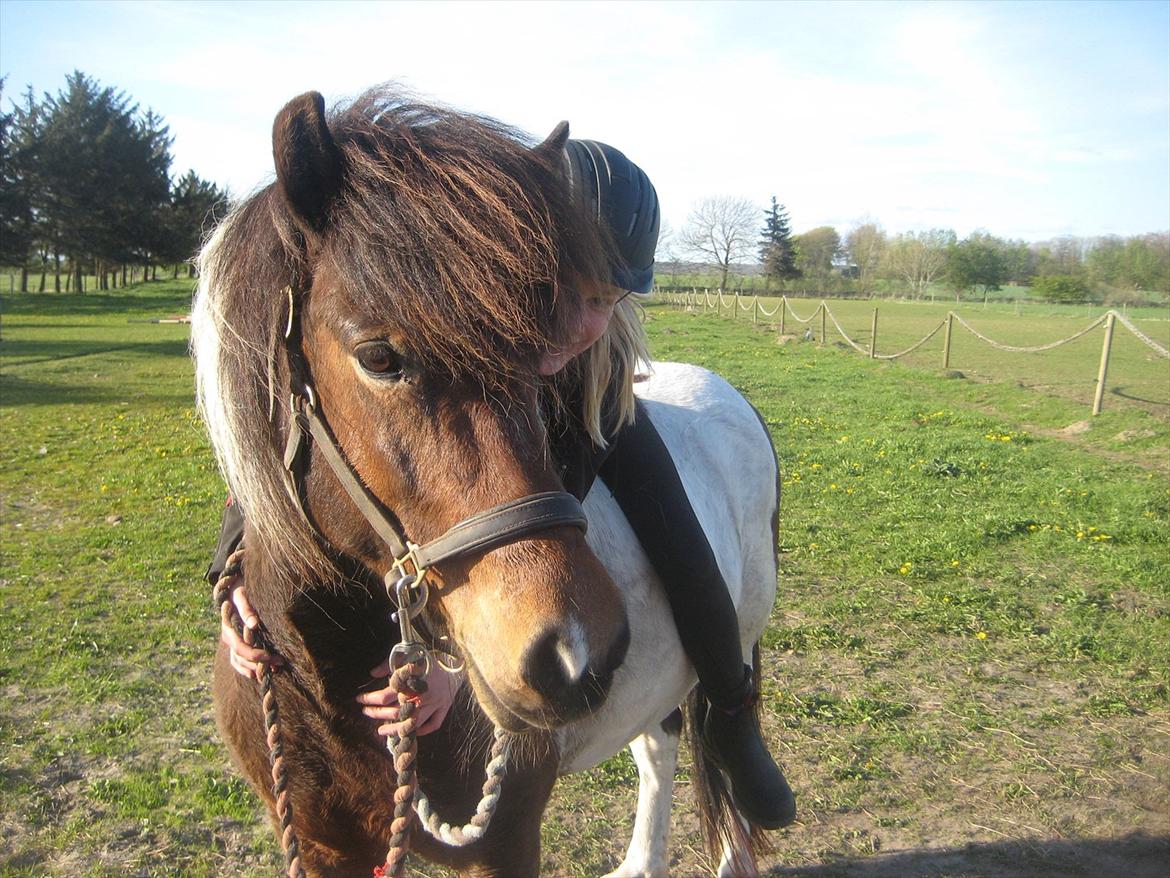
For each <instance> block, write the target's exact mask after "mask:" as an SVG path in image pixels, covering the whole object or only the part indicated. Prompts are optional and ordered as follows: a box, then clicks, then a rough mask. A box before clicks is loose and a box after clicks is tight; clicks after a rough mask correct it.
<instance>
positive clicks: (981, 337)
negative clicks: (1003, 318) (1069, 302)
mask: <svg viewBox="0 0 1170 878" xmlns="http://www.w3.org/2000/svg"><path fill="white" fill-rule="evenodd" d="M951 313H952V314H953V313H954V312H951ZM1114 313H1116V312H1114ZM1106 317H1108V315H1107V314H1103V315H1101V316H1100V317H1098V318H1097V319H1096V320H1094V321H1093V322H1092V323H1090V324H1089V325H1088V326H1086V327H1085V328H1084V329H1082V330H1081V331H1080V332H1076V333H1073V334H1072V335H1070V336H1069V337H1068V338H1062V339H1060V340H1058V341H1054V342H1049V343H1048V344H1042V345H1036V346H1034V347H1023V348H1021V347H1015V346H1013V345H1006V344H1001V343H1000V342H998V341H996V340H995V339H991V338H988V337H987V336H986V335H984V334H983V333H981V332H979V330H977V329H976V328H975V327H974V326H972V325H971V324H970V323H968V322H967V321H966V320H964V319H963V318H962V317H960V316H959V315H958V314H955V320H957V321H958V322H959V325H960V326H962V327H963V328H964V329H965V330H967V331H968V332H969V333H971V334H972V335H973V336H975V337H976V338H977V339H979V340H980V341H985V342H987V343H988V344H989V345H991V346H992V347H993V348H996V349H997V350H1001V351H1007V352H1008V353H1012V354H1036V353H1039V352H1040V351H1050V350H1052V349H1053V348H1058V347H1060V346H1061V345H1066V344H1068V343H1069V342H1070V341H1076V340H1077V339H1078V338H1080V337H1081V336H1082V335H1088V334H1089V333H1090V332H1092V331H1093V330H1094V329H1096V328H1097V327H1098V326H1100V325H1101V324H1102V323H1104V322H1105V319H1106ZM1168 356H1170V354H1168Z"/></svg>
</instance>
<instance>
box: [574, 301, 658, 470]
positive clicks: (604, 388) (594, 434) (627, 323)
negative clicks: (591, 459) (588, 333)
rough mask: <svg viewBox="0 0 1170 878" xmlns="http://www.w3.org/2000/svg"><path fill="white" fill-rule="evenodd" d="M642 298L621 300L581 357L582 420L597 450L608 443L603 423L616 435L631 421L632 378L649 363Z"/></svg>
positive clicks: (632, 412) (632, 402)
mask: <svg viewBox="0 0 1170 878" xmlns="http://www.w3.org/2000/svg"><path fill="white" fill-rule="evenodd" d="M642 298H643V297H642V296H639V295H637V294H633V293H631V294H628V295H626V296H625V297H624V298H622V299H621V300H620V301H619V302H618V303H617V305H615V306H614V309H613V317H611V318H610V321H609V326H608V327H606V330H605V332H604V333H602V336H601V338H599V339H598V340H597V341H596V342H595V343H594V345H593V347H591V348H590V349H589V350H588V351H586V352H585V354H584V355H583V356H582V358H581V359H582V360H583V363H582V367H581V385H582V387H581V389H582V396H583V398H584V411H583V412H582V417H583V418H584V421H585V429H586V430H587V431H588V432H589V438H590V439H592V440H593V442H594V444H595V445H597V446H598V447H599V448H605V447H606V445H607V444H608V442H607V439H606V436H605V434H604V432H603V429H602V424H603V423H606V422H608V423H612V424H614V431H615V432H616V431H617V429H618V428H620V427H623V426H625V425H626V424H632V423H633V422H634V376H635V375H636V374H637V371H638V366H639V363H641V364H642V365H643V368H645V367H646V366H648V365H649V363H650V352H649V347H648V345H647V342H646V329H645V327H644V326H643V325H642V302H641V300H642ZM607 408H609V409H611V411H606V409H607Z"/></svg>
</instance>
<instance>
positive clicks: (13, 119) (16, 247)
mask: <svg viewBox="0 0 1170 878" xmlns="http://www.w3.org/2000/svg"><path fill="white" fill-rule="evenodd" d="M3 94H4V79H0V99H2V98H3ZM28 98H29V100H28V105H27V106H26V107H21V106H18V105H14V106H13V107H12V112H10V113H5V112H3V111H2V110H0V265H11V266H19V267H20V290H21V292H26V291H27V289H28V263H29V257H30V255H31V254H32V252H33V245H34V244H35V243H36V238H37V229H36V215H35V213H34V211H33V205H32V193H33V192H34V191H35V189H36V181H35V179H34V176H35V175H34V165H35V156H36V148H37V137H38V125H39V115H38V112H37V105H36V103H35V101H33V100H32V96H31V93H30V94H29V95H28Z"/></svg>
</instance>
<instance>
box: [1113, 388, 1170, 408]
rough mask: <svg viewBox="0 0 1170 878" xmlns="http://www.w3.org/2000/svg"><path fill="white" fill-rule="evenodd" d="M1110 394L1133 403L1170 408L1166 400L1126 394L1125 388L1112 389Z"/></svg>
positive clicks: (1169, 403)
mask: <svg viewBox="0 0 1170 878" xmlns="http://www.w3.org/2000/svg"><path fill="white" fill-rule="evenodd" d="M1109 393H1110V394H1112V395H1113V396H1118V397H1121V398H1122V399H1128V400H1131V401H1132V402H1140V403H1144V404H1145V405H1156V406H1159V407H1161V408H1170V402H1168V401H1166V400H1164V399H1146V398H1145V397H1144V396H1136V395H1134V394H1132V393H1126V392H1125V388H1124V387H1110V388H1109Z"/></svg>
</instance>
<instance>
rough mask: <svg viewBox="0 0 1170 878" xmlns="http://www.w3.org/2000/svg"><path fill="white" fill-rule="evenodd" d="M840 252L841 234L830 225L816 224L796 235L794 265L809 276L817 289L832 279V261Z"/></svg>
mask: <svg viewBox="0 0 1170 878" xmlns="http://www.w3.org/2000/svg"><path fill="white" fill-rule="evenodd" d="M840 252H841V236H840V235H838V234H837V230H836V229H834V228H833V227H832V226H818V227H817V228H815V229H810V230H809V231H807V232H805V233H804V234H802V235H797V236H796V267H797V268H799V269H800V271H801V272H802V273H803V274H804V276H805V277H808V278H811V279H812V280H813V282H814V283H815V284H816V285H817V287H818V290H819V291H822V292H823V291H826V290H828V288H829V285H830V283H831V280H832V275H833V263H834V262H835V261H836V259H837V257H838V256H839V255H840Z"/></svg>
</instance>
